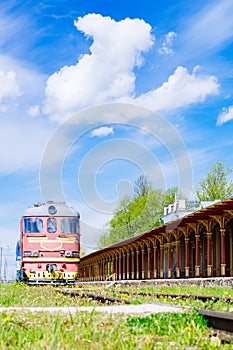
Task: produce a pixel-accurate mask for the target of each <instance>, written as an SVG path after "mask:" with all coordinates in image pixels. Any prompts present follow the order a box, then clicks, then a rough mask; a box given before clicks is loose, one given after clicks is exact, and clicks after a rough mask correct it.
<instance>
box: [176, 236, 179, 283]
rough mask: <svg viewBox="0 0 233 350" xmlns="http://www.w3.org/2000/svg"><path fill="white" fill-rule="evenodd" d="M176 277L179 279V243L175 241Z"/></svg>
mask: <svg viewBox="0 0 233 350" xmlns="http://www.w3.org/2000/svg"><path fill="white" fill-rule="evenodd" d="M176 277H177V278H180V241H179V240H176Z"/></svg>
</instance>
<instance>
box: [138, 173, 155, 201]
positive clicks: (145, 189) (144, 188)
mask: <svg viewBox="0 0 233 350" xmlns="http://www.w3.org/2000/svg"><path fill="white" fill-rule="evenodd" d="M151 190H152V185H151V183H150V182H149V180H148V178H147V176H145V175H140V176H139V178H138V179H137V180H136V181H135V185H134V193H135V195H136V197H143V196H146V195H147V194H148V193H149V192H150V191H151Z"/></svg>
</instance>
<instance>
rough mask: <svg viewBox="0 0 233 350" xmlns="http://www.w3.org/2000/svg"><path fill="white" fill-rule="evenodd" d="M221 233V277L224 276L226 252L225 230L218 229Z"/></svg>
mask: <svg viewBox="0 0 233 350" xmlns="http://www.w3.org/2000/svg"><path fill="white" fill-rule="evenodd" d="M220 233H221V276H223V277H224V276H225V275H226V255H225V254H226V251H225V233H226V229H225V228H221V229H220Z"/></svg>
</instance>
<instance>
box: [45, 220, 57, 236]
mask: <svg viewBox="0 0 233 350" xmlns="http://www.w3.org/2000/svg"><path fill="white" fill-rule="evenodd" d="M47 230H48V232H49V233H54V232H56V231H57V221H56V219H54V218H49V219H48V220H47Z"/></svg>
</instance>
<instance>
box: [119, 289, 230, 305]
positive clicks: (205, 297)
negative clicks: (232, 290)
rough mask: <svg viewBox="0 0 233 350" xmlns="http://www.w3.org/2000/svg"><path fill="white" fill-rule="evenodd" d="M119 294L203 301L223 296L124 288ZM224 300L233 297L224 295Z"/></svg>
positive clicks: (228, 300) (214, 299)
mask: <svg viewBox="0 0 233 350" xmlns="http://www.w3.org/2000/svg"><path fill="white" fill-rule="evenodd" d="M117 293H119V294H128V295H142V296H153V297H156V298H160V297H165V298H181V299H198V300H201V301H203V302H206V301H208V300H212V301H218V300H222V299H223V297H222V296H213V295H202V294H179V293H178V294H177V293H154V292H127V291H123V290H117ZM224 301H226V302H231V301H232V302H233V298H232V297H226V296H224Z"/></svg>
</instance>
